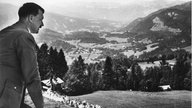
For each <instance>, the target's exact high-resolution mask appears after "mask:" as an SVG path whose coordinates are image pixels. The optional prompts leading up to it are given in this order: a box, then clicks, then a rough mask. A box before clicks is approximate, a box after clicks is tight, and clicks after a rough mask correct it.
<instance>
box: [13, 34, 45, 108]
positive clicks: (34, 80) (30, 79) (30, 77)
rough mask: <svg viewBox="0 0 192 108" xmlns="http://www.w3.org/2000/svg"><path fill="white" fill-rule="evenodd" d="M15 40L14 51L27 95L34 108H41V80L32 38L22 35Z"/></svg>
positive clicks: (28, 35) (42, 104) (42, 103)
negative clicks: (18, 61)
mask: <svg viewBox="0 0 192 108" xmlns="http://www.w3.org/2000/svg"><path fill="white" fill-rule="evenodd" d="M24 34H25V35H21V36H19V37H18V38H17V39H16V46H15V47H16V49H17V50H16V51H17V56H18V58H19V60H20V64H21V65H20V66H21V71H22V74H23V77H24V80H25V83H26V87H27V89H28V92H29V95H30V96H31V99H32V101H33V102H34V104H35V106H36V108H43V106H44V102H43V96H42V90H41V89H42V88H41V79H40V75H39V71H38V64H37V55H36V50H35V45H36V43H35V41H34V39H33V37H32V36H31V35H30V34H28V33H24Z"/></svg>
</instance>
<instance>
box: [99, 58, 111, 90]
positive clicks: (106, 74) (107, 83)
mask: <svg viewBox="0 0 192 108" xmlns="http://www.w3.org/2000/svg"><path fill="white" fill-rule="evenodd" d="M113 76H114V72H113V69H112V59H111V57H109V56H107V58H106V60H105V64H104V70H103V79H102V80H103V86H102V89H104V90H109V89H112V84H113V82H114V81H113Z"/></svg>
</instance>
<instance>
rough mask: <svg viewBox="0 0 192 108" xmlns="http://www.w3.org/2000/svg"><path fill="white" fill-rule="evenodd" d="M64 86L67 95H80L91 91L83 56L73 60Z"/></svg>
mask: <svg viewBox="0 0 192 108" xmlns="http://www.w3.org/2000/svg"><path fill="white" fill-rule="evenodd" d="M62 86H63V89H64V91H65V93H66V94H67V95H80V94H84V93H89V92H90V91H91V85H90V81H89V77H88V74H87V69H86V65H85V63H84V60H83V59H82V57H81V56H79V57H78V60H74V61H73V63H72V65H71V67H70V69H69V71H68V72H67V73H66V75H65V77H64V84H63V85H62Z"/></svg>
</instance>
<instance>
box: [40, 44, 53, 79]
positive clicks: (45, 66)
mask: <svg viewBox="0 0 192 108" xmlns="http://www.w3.org/2000/svg"><path fill="white" fill-rule="evenodd" d="M37 61H38V65H39V72H40V76H41V79H46V78H47V76H46V75H47V74H48V72H49V71H50V70H51V68H50V65H49V63H48V61H49V55H48V45H47V44H46V43H44V44H42V45H41V47H40V49H39V51H38V54H37Z"/></svg>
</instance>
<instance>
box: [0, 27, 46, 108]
mask: <svg viewBox="0 0 192 108" xmlns="http://www.w3.org/2000/svg"><path fill="white" fill-rule="evenodd" d="M40 82H41V79H40V75H39V71H38V64H37V54H36V42H35V40H34V38H33V36H32V35H31V34H30V33H29V32H28V31H27V30H23V29H16V28H13V27H8V28H6V29H4V30H2V31H0V108H20V104H21V100H22V96H23V95H24V94H23V88H24V86H26V88H27V89H28V91H29V94H30V96H31V99H32V100H33V102H34V104H35V106H36V107H37V108H43V97H42V92H41V83H40Z"/></svg>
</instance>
